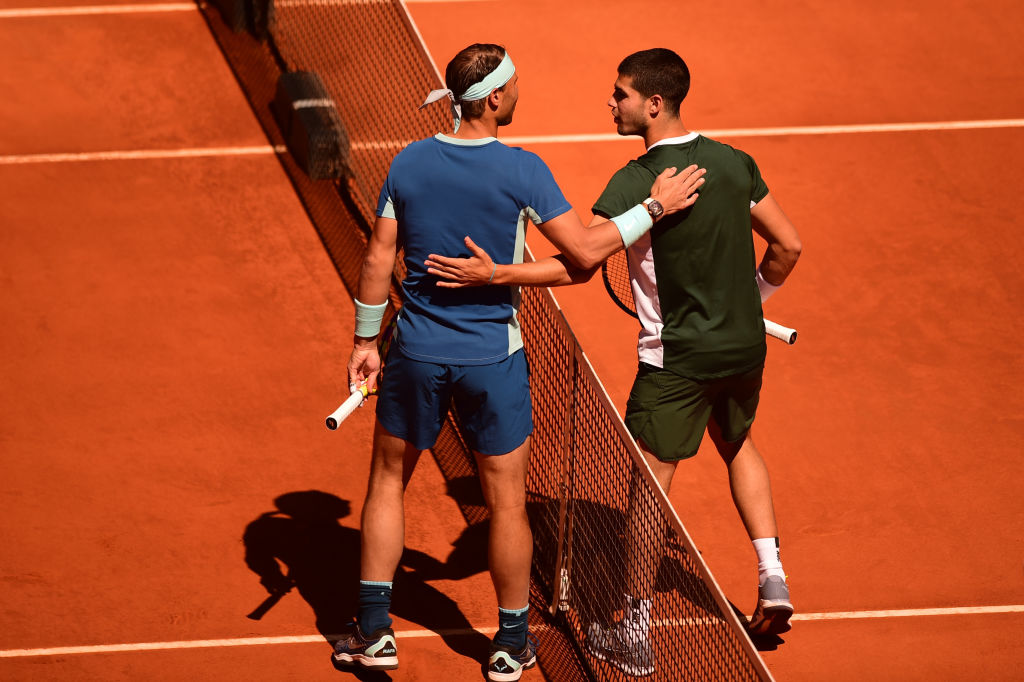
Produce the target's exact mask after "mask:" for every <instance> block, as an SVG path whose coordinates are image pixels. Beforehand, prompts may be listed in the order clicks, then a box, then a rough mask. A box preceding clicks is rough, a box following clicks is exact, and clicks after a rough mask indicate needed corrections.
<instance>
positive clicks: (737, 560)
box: [0, 0, 1024, 682]
mask: <svg viewBox="0 0 1024 682" xmlns="http://www.w3.org/2000/svg"><path fill="white" fill-rule="evenodd" d="M406 4H407V6H408V10H409V13H410V14H411V16H412V18H413V19H414V20H415V23H416V25H417V26H418V28H419V31H420V33H421V34H422V37H423V40H424V43H425V46H426V48H427V50H428V51H429V53H430V54H431V55H432V56H433V59H434V61H435V62H436V63H437V64H439V65H440V66H441V68H442V69H443V65H444V64H445V63H446V61H447V59H448V58H449V57H450V56H451V55H452V54H454V53H455V52H456V51H458V50H459V49H461V48H462V47H464V46H465V45H467V44H469V43H472V42H481V41H487V42H497V43H501V44H503V45H505V46H506V47H507V49H508V50H509V52H510V54H512V55H513V56H514V57H515V61H516V65H517V68H518V72H519V74H520V81H519V86H520V104H519V107H518V109H517V113H516V119H515V121H514V123H513V124H512V125H511V126H509V127H508V128H507V129H506V131H503V136H502V139H503V141H505V142H507V143H509V144H514V145H518V146H523V147H526V148H528V149H530V150H532V151H535V152H537V153H538V154H539V155H540V156H541V157H543V158H544V160H545V161H546V162H547V163H548V164H549V166H550V167H551V169H552V171H553V172H554V175H555V177H556V178H557V179H558V181H559V184H560V185H561V187H562V189H563V190H564V192H565V194H566V196H567V197H568V199H569V200H570V202H571V203H572V204H573V206H575V207H576V209H577V212H578V213H579V214H580V216H581V218H582V219H583V220H584V222H587V221H589V219H590V217H591V214H590V211H589V208H590V206H591V204H592V202H593V200H594V199H595V198H596V196H597V195H598V194H599V193H600V191H601V189H602V188H603V187H604V184H605V182H606V181H607V179H608V178H609V177H610V176H611V174H612V173H613V172H614V171H615V170H616V169H617V168H619V167H620V166H621V165H623V164H624V163H625V162H626V161H627V160H628V159H630V158H633V157H636V156H638V155H639V154H641V153H642V152H643V148H642V143H641V141H640V140H639V139H638V138H621V139H618V138H614V137H613V136H612V135H610V134H611V133H614V127H613V125H612V122H611V118H610V115H609V112H608V109H607V107H606V106H605V101H606V100H607V98H608V96H609V94H610V90H611V84H612V82H613V81H614V77H615V67H616V65H617V64H618V62H619V60H620V59H621V58H622V57H623V56H625V55H626V54H628V53H630V52H633V51H635V50H639V49H644V48H647V47H652V46H664V47H670V48H672V49H675V50H676V51H677V52H679V53H680V54H681V55H682V56H683V57H684V58H685V59H686V61H687V63H688V64H689V66H690V69H691V72H692V73H693V86H692V89H691V94H690V95H689V97H688V98H687V100H686V102H685V103H684V106H683V111H682V117H683V120H684V121H685V122H686V124H687V126H688V127H689V128H690V129H691V130H696V131H699V132H701V133H703V134H705V135H708V136H710V137H714V138H716V139H720V140H722V141H724V142H727V143H729V144H731V145H733V146H737V147H740V148H742V149H744V150H745V151H747V152H749V153H750V154H751V155H752V156H753V157H754V158H755V159H757V162H758V165H759V166H760V168H761V171H762V173H763V175H764V178H765V180H766V182H767V184H768V186H769V188H770V189H771V191H772V193H773V195H774V196H775V197H776V198H777V199H778V201H779V203H780V204H781V205H782V206H783V208H784V209H785V211H786V213H787V214H788V215H789V217H790V218H791V219H792V220H793V222H794V224H795V225H796V226H797V228H798V229H799V230H800V234H801V237H802V240H803V245H804V252H803V256H802V258H801V261H800V263H799V265H798V266H797V268H796V270H795V271H794V274H793V276H792V278H791V279H790V280H789V281H788V282H787V283H786V285H785V286H784V287H783V289H782V290H781V291H780V292H779V293H777V294H776V295H775V296H774V297H773V298H772V300H771V301H770V302H769V303H767V304H766V311H765V312H766V315H770V316H771V318H772V319H776V320H778V321H780V322H783V323H785V324H787V325H789V326H792V327H795V328H797V329H798V330H799V333H800V337H799V341H798V343H796V344H795V345H794V346H786V345H784V344H781V343H778V342H775V341H771V340H769V356H768V363H767V369H766V374H765V389H764V392H763V397H762V403H761V408H760V410H759V413H758V421H757V423H756V424H755V427H754V434H755V436H756V438H757V442H758V445H759V448H760V449H761V451H762V453H763V454H764V455H765V458H766V460H767V462H768V465H769V467H770V469H771V472H772V482H773V489H774V497H775V501H776V510H777V514H778V518H779V524H780V529H781V534H782V538H783V545H782V553H783V554H782V556H783V561H784V562H785V565H786V570H787V572H788V573H789V580H790V584H791V587H792V594H793V601H794V604H795V606H796V615H795V616H794V619H793V628H792V630H791V631H790V632H788V633H786V634H785V635H783V636H782V637H781V639H780V641H778V642H775V643H774V644H773V645H771V646H766V647H762V651H761V656H762V657H763V659H764V661H765V664H766V665H767V668H768V669H769V670H770V672H771V674H772V676H774V678H775V679H777V680H779V681H780V682H781V681H794V682H795V681H808V682H810V681H818V680H850V681H853V680H865V679H874V680H935V679H943V680H986V681H994V680H1014V679H1019V676H1020V672H1019V669H1020V667H1021V665H1024V643H1022V638H1021V636H1020V631H1021V630H1022V628H1024V553H1022V544H1021V537H1024V505H1022V503H1021V493H1020V489H1021V482H1022V480H1024V477H1022V473H1024V471H1022V464H1021V458H1020V455H1021V453H1022V452H1024V391H1022V390H1021V388H1020V387H1021V385H1022V383H1024V354H1022V353H1021V351H1020V349H1019V343H1018V341H1017V340H1018V339H1019V338H1021V336H1022V335H1024V322H1022V321H1021V317H1020V315H1019V314H1018V313H1019V310H1020V309H1021V308H1022V307H1024V294H1022V293H1021V292H1022V290H1024V275H1022V274H1021V273H1022V270H1021V268H1020V265H1019V262H1018V261H1019V259H1018V258H1017V257H1016V254H1015V252H1014V251H1013V250H1012V249H1013V245H1014V243H1015V240H1016V238H1018V236H1019V233H1020V231H1021V227H1022V221H1021V219H1020V218H1019V217H1018V216H1017V214H1016V211H1017V210H1018V207H1017V204H1018V203H1019V191H1018V190H1019V188H1020V187H1022V186H1024V163H1022V162H1021V159H1022V158H1024V72H1022V70H1021V64H1024V42H1022V41H1021V40H1020V38H1019V35H1018V34H1019V27H1020V26H1022V25H1024V5H1021V4H1020V3H1019V2H1008V1H1001V0H988V1H983V2H976V3H964V2H954V1H953V0H943V1H940V2H936V3H932V4H930V5H922V4H920V3H914V2H905V1H897V2H876V1H874V0H872V1H870V2H854V1H852V0H840V1H838V2H833V3H829V4H827V5H824V4H822V5H817V4H814V3H811V4H799V3H797V4H794V3H777V2H768V3H760V4H759V5H757V7H756V8H754V7H752V6H749V3H741V2H736V1H735V0H728V1H727V2H723V3H717V4H714V5H702V6H700V7H699V8H698V7H696V6H686V5H681V4H679V3H673V2H668V1H666V0H655V1H652V2H648V3H643V4H626V3H611V2H603V1H602V2H596V1H595V2H583V1H582V0H570V1H566V2H558V3H553V2H540V1H539V0H532V1H531V0H452V1H450V2H435V1H431V0H409V1H408V2H407V3H406ZM215 18H216V17H215ZM0 58H2V62H3V64H4V65H5V67H6V68H3V69H0V91H2V92H3V93H4V97H3V98H2V99H0V126H2V129H3V131H4V134H3V135H2V136H0V316H2V321H3V326H2V331H0V358H2V359H0V363H2V371H0V376H2V377H3V394H2V401H3V402H2V408H3V409H2V416H0V500H2V501H3V503H4V514H3V520H2V521H0V544H2V552H0V581H2V583H0V584H2V587H3V607H2V608H0V678H2V679H11V680H50V679H72V680H136V679H145V680H182V679H194V680H221V679H240V680H241V679H245V680H292V679H295V680H298V679H302V680H319V679H345V678H346V677H350V676H351V675H349V674H348V673H343V672H338V671H336V670H335V669H334V668H333V667H332V666H331V664H330V662H329V653H330V646H329V644H328V643H327V642H325V640H324V638H323V637H322V636H321V635H320V633H321V632H323V631H325V628H330V627H331V626H332V625H333V624H334V622H335V621H337V620H338V619H340V620H347V619H349V618H351V616H352V615H354V609H355V601H354V600H355V591H354V585H355V583H356V581H357V580H358V563H357V560H356V559H354V557H357V556H358V548H359V531H358V528H359V514H360V510H361V505H362V500H363V495H364V492H365V484H366V477H367V472H368V466H369V452H370V441H371V434H372V429H373V408H372V404H373V403H372V400H371V401H370V402H369V403H368V405H369V407H364V408H362V409H360V410H357V411H356V413H355V414H354V415H353V416H352V417H350V418H349V419H348V420H347V421H346V422H345V423H344V425H343V427H342V429H340V430H339V431H338V432H331V431H328V430H327V429H325V428H324V424H323V417H324V416H325V415H326V414H327V413H328V412H329V411H330V410H331V409H333V408H334V407H335V406H336V405H337V403H338V402H339V398H340V397H343V396H344V394H345V393H346V392H347V384H348V380H347V376H346V375H345V364H346V362H347V358H348V353H349V351H350V349H351V338H352V333H353V315H354V313H353V305H352V295H351V293H350V292H349V291H348V290H347V289H346V288H345V286H344V284H343V283H342V281H341V280H340V279H339V276H338V273H337V271H336V270H335V267H334V264H332V262H331V260H330V258H329V256H328V255H327V253H326V252H325V249H324V245H323V244H322V242H321V239H320V237H319V236H318V234H317V232H316V230H315V229H314V228H313V226H312V225H311V220H310V216H309V214H308V213H307V211H306V209H305V208H304V206H303V204H302V203H301V202H300V200H299V199H298V197H297V196H296V191H295V188H294V187H293V184H292V182H291V181H290V180H289V178H288V176H287V174H286V173H285V171H284V169H283V166H282V161H281V160H280V159H279V155H281V154H284V153H286V152H283V151H282V150H281V149H280V148H277V147H275V146H274V145H272V144H271V143H270V142H269V141H268V137H267V135H266V134H265V132H264V130H263V128H261V126H260V124H259V122H258V120H257V117H256V115H255V114H254V111H253V109H252V108H251V106H250V104H249V102H248V101H247V99H246V96H245V94H244V93H243V91H242V89H241V88H240V86H239V83H238V80H237V79H236V77H235V75H234V74H233V72H232V70H231V68H229V65H228V62H227V61H226V59H225V56H224V54H223V53H222V51H221V49H220V47H219V46H218V43H217V41H216V40H215V39H214V36H213V35H212V32H211V28H210V26H209V25H208V23H207V20H206V18H205V17H204V14H203V12H202V11H201V10H200V8H199V7H198V6H197V5H195V4H193V3H189V2H179V3H162V4H158V3H148V4H147V3H138V2H135V1H131V2H129V1H128V0H125V1H124V2H119V1H118V0H109V1H108V2H104V3H103V4H99V3H97V4H96V5H88V6H87V3H86V2H85V0H34V1H33V0H0ZM427 89H428V88H427V86H426V85H425V87H424V92H423V94H424V95H425V94H426V90H427ZM417 94H418V93H417ZM404 115H407V116H410V117H412V116H416V115H417V112H416V111H410V112H408V113H407V114H404ZM529 244H530V246H531V248H532V249H533V251H534V253H535V254H537V255H547V254H550V253H552V248H551V247H550V245H549V244H547V243H546V242H545V241H544V240H543V238H542V237H541V236H540V235H539V233H537V232H536V231H535V232H533V233H532V234H531V235H530V237H529ZM758 245H759V247H761V246H763V245H762V244H761V243H760V242H759V243H758ZM555 296H556V298H557V299H558V301H559V303H560V304H561V305H562V307H563V309H564V311H565V313H566V317H567V319H568V321H569V323H570V324H571V325H572V329H573V331H574V332H575V334H576V336H577V338H578V340H579V342H580V344H581V345H582V347H583V350H584V351H585V352H586V354H587V356H588V357H589V359H590V361H591V362H592V364H593V366H594V368H595V370H596V372H597V375H598V376H599V377H600V379H601V381H602V383H603V384H604V387H605V388H606V389H607V391H608V394H609V395H610V396H611V398H612V401H613V402H614V403H615V405H616V406H617V407H618V409H619V410H620V411H621V410H622V409H624V406H625V400H626V396H627V394H628V391H629V387H630V385H631V382H632V379H633V374H634V371H635V368H636V364H635V362H636V356H635V338H636V327H635V322H634V321H633V320H632V319H630V318H629V317H627V316H626V315H625V314H623V313H622V312H620V311H619V310H618V309H617V308H616V307H615V305H614V304H613V303H612V302H611V301H610V300H609V299H608V297H607V295H606V294H605V291H604V288H603V286H602V284H601V282H600V281H599V279H595V280H593V281H591V282H589V283H587V284H585V285H581V286H578V287H571V288H565V289H560V290H557V291H555ZM546 389H547V390H557V388H556V387H543V386H541V387H538V386H534V390H546ZM725 473H726V472H725V468H724V467H723V466H722V464H721V462H720V460H719V459H718V457H717V456H716V455H715V453H714V452H713V449H712V448H707V449H706V450H703V449H702V451H701V453H700V454H699V455H698V456H697V457H696V458H695V459H694V460H693V461H690V462H688V463H687V464H686V465H685V466H683V467H681V469H680V471H679V472H678V474H677V477H676V481H675V483H674V488H673V491H672V494H671V496H670V497H671V501H672V503H673V505H674V507H675V508H676V510H677V512H678V514H679V516H680V518H681V519H682V521H683V523H684V524H685V525H686V527H687V529H688V530H689V533H690V534H691V536H692V537H693V540H694V542H695V543H696V545H697V547H699V549H700V551H701V554H702V556H703V559H704V561H705V562H707V564H708V566H709V567H710V569H711V571H712V572H713V573H714V576H715V578H716V579H717V581H718V583H719V584H720V585H721V587H722V590H723V591H724V593H725V595H726V596H727V597H728V599H729V600H730V601H731V602H732V603H733V604H735V605H736V606H737V607H738V608H739V609H741V610H743V611H744V612H745V613H747V614H749V612H750V609H751V608H752V607H753V602H754V598H755V595H756V582H755V578H754V576H755V575H756V574H755V573H754V566H755V563H756V559H755V557H754V554H753V550H752V549H751V548H750V544H749V541H748V540H747V538H746V535H745V533H744V531H743V527H742V525H741V524H740V522H739V519H738V517H737V515H736V512H735V510H734V508H733V506H732V502H731V499H730V497H729V493H728V488H727V485H726V476H725ZM407 508H408V509H410V510H415V513H411V514H409V515H408V519H407V530H406V533H407V547H408V550H409V552H410V555H411V556H413V557H414V558H415V561H414V562H413V565H407V566H406V567H404V568H403V569H402V570H401V573H402V575H401V576H400V577H399V582H398V583H397V586H398V587H401V589H397V587H396V596H395V600H396V601H395V610H394V613H395V629H396V631H397V633H398V637H399V643H400V646H401V647H402V667H401V668H400V669H399V670H397V671H393V672H392V673H390V674H389V675H388V676H387V677H380V678H379V679H394V680H431V681H432V680H440V679H446V680H476V679H480V678H481V675H480V660H481V658H483V657H484V655H485V653H486V650H487V641H488V639H489V638H490V636H491V634H492V633H493V631H494V626H495V624H496V623H495V606H496V605H495V603H494V595H493V590H492V588H491V583H490V579H489V577H488V575H487V573H486V570H485V566H484V564H483V563H482V561H483V560H482V558H481V559H480V561H481V563H480V564H476V563H472V562H471V563H469V564H458V565H455V564H454V562H452V561H449V557H450V555H452V553H453V550H454V549H455V548H456V543H457V542H458V541H459V540H460V538H462V537H463V534H464V531H465V530H466V521H465V519H464V517H463V515H462V514H461V513H460V510H459V507H458V505H457V503H456V500H455V499H453V493H452V491H451V490H450V488H449V487H448V486H446V483H445V479H444V477H443V476H442V474H441V472H440V470H439V469H438V465H437V464H436V463H435V462H434V460H433V459H432V458H431V457H429V456H424V457H422V458H421V460H420V465H419V469H418V470H417V472H416V475H415V476H414V478H413V480H412V482H411V484H410V488H409V491H408V493H407ZM311 519H312V521H311ZM310 528H312V529H313V530H310ZM275 556H276V557H278V558H280V557H282V556H286V557H288V559H289V565H290V567H291V570H292V571H293V573H294V571H300V572H303V571H304V572H305V575H306V576H307V577H308V581H307V582H306V585H308V586H310V587H309V588H308V589H306V590H293V591H292V592H290V593H288V594H286V595H285V596H284V597H282V598H281V599H280V601H278V602H276V603H274V604H272V605H271V606H270V608H269V609H268V610H267V611H266V612H265V614H264V615H262V617H261V618H260V619H259V620H254V619H252V618H247V617H246V616H247V614H251V613H252V612H253V610H254V609H256V608H257V607H259V606H260V604H261V602H264V600H265V599H266V597H267V591H266V590H265V589H264V587H263V586H261V584H260V576H259V575H258V574H257V572H256V571H255V570H254V569H253V565H254V564H257V563H258V562H260V561H266V560H268V558H269V560H271V561H273V560H274V559H273V557H275ZM327 631H329V630H327ZM540 655H541V658H542V659H543V656H544V653H543V651H541V654H540ZM544 678H545V673H544V671H543V670H542V669H538V670H534V671H531V672H529V673H527V674H525V675H524V677H523V679H524V680H527V679H533V680H540V679H544ZM375 679H376V678H375ZM550 679H552V680H553V682H559V681H558V680H557V679H556V678H554V677H551V678H550Z"/></svg>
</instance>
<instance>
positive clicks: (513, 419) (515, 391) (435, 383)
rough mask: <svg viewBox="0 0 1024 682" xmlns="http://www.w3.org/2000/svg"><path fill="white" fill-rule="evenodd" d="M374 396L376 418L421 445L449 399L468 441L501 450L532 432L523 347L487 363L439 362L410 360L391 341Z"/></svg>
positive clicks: (430, 442)
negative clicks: (439, 363)
mask: <svg viewBox="0 0 1024 682" xmlns="http://www.w3.org/2000/svg"><path fill="white" fill-rule="evenodd" d="M383 376H384V379H383V382H382V384H381V388H380V395H379V397H378V398H377V420H378V421H380V423H381V426H383V427H384V428H385V429H387V431H388V433H390V434H391V435H393V436H396V437H398V438H401V439H402V440H405V441H408V442H410V443H412V444H413V445H414V446H415V447H417V448H419V449H420V450H426V449H428V448H432V447H434V442H435V441H436V440H437V436H438V434H440V433H441V425H442V424H443V423H444V419H445V416H446V415H447V414H448V409H449V406H450V405H451V403H452V402H453V401H454V404H455V410H456V412H457V413H458V415H459V422H460V424H461V426H462V429H463V433H462V435H463V436H464V437H465V439H466V443H467V445H469V447H470V448H471V449H473V450H475V451H476V452H479V453H480V454H483V455H504V454H506V453H508V452H511V451H512V450H515V449H516V448H517V447H519V446H520V445H522V444H523V443H524V442H525V441H526V439H527V437H528V436H529V435H530V434H531V433H532V432H533V409H532V407H531V406H530V377H529V370H528V367H527V364H526V353H525V352H524V351H522V350H519V351H517V352H515V353H513V354H512V355H510V356H509V357H507V358H506V359H504V360H502V361H500V362H496V363H494V364H491V365H438V364H434V363H432V362H420V361H418V360H410V359H409V358H407V357H405V356H404V355H403V354H402V351H401V349H399V348H398V347H396V346H392V347H391V351H390V352H389V353H388V357H387V362H386V363H385V366H384V372H383Z"/></svg>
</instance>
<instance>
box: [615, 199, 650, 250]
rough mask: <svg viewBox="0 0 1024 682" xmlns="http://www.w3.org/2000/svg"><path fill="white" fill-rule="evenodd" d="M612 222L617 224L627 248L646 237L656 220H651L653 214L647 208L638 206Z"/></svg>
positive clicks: (616, 217)
mask: <svg viewBox="0 0 1024 682" xmlns="http://www.w3.org/2000/svg"><path fill="white" fill-rule="evenodd" d="M611 221H612V222H613V223H615V227H617V228H619V234H620V235H622V243H623V244H625V245H626V246H632V245H633V242H635V241H636V240H637V239H640V237H642V236H644V234H646V233H647V231H648V230H650V229H651V228H652V227H653V226H654V219H653V218H651V214H650V213H648V212H647V207H646V206H644V205H643V204H637V205H636V206H634V207H633V208H631V209H629V210H628V211H626V212H625V213H623V214H622V215H617V216H615V217H614V218H612V219H611Z"/></svg>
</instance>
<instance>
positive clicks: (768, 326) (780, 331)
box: [764, 318, 796, 346]
mask: <svg viewBox="0 0 1024 682" xmlns="http://www.w3.org/2000/svg"><path fill="white" fill-rule="evenodd" d="M764 332H765V334H767V335H768V336H774V337H775V338H777V339H779V340H780V341H785V342H786V343H788V344H789V345H791V346H792V345H793V344H794V343H796V330H795V329H792V328H790V327H783V326H782V325H781V324H779V323H777V322H772V321H771V320H769V319H767V318H766V319H765V321H764Z"/></svg>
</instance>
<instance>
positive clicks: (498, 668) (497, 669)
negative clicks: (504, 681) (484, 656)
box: [494, 661, 512, 673]
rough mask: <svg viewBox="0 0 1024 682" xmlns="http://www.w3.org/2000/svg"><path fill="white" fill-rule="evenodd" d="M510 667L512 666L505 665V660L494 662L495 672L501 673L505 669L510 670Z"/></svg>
mask: <svg viewBox="0 0 1024 682" xmlns="http://www.w3.org/2000/svg"><path fill="white" fill-rule="evenodd" d="M511 669H512V668H510V667H508V666H507V665H505V661H499V662H498V663H495V664H494V671H495V672H499V673H503V672H505V671H506V670H511Z"/></svg>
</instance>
